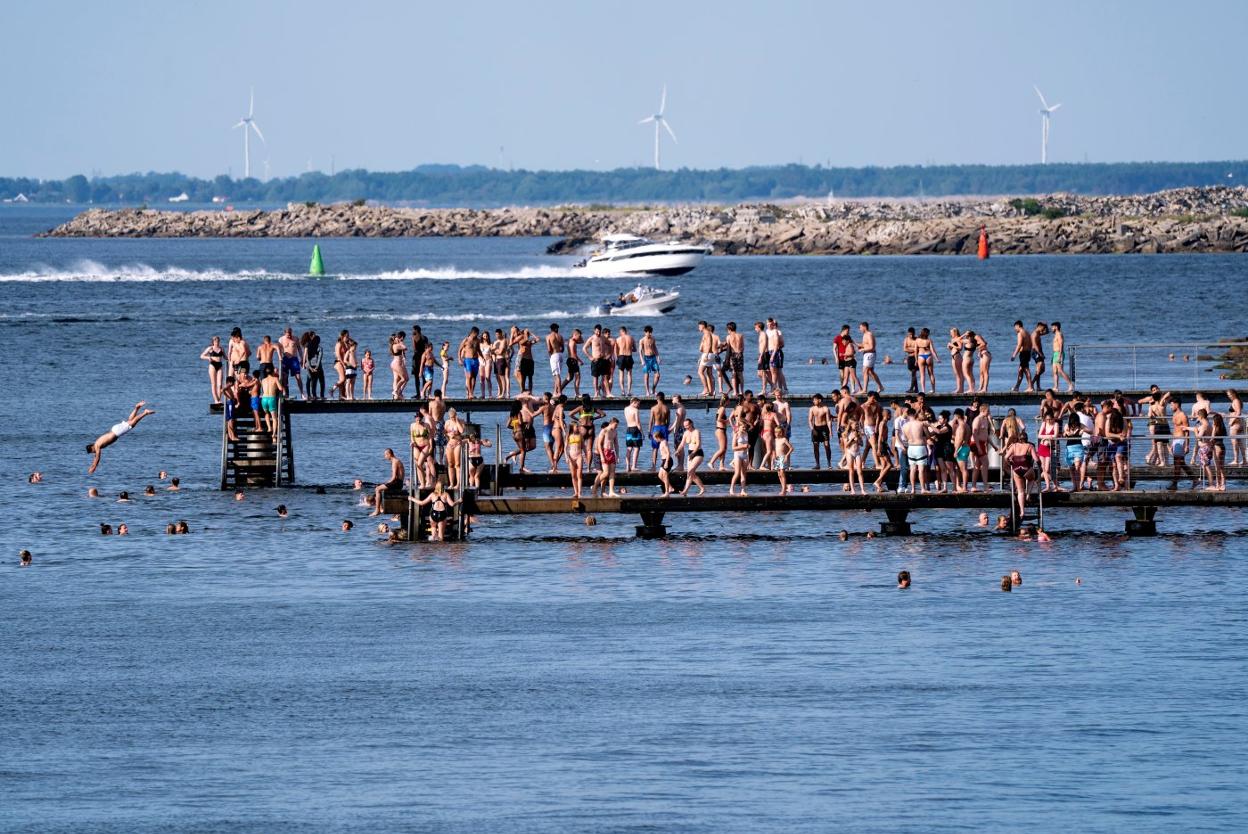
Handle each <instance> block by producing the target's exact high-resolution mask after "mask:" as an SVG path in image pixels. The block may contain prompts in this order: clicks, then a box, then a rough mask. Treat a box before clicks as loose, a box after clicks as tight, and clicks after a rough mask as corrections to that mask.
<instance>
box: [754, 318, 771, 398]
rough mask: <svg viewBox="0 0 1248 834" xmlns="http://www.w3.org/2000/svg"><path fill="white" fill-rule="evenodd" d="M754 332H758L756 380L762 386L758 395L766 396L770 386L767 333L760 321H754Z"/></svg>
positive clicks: (769, 358) (769, 356) (769, 354)
mask: <svg viewBox="0 0 1248 834" xmlns="http://www.w3.org/2000/svg"><path fill="white" fill-rule="evenodd" d="M754 332H755V333H757V334H758V381H759V384H760V385H761V386H762V390H761V391H760V392H759V395H760V396H763V397H765V396H767V391H768V390H769V389H770V388H771V353H770V352H769V351H768V350H767V333H766V331H765V330H764V328H763V323H762V322H761V321H756V322H754Z"/></svg>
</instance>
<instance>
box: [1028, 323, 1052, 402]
mask: <svg viewBox="0 0 1248 834" xmlns="http://www.w3.org/2000/svg"><path fill="white" fill-rule="evenodd" d="M1048 334H1049V326H1048V325H1047V324H1045V323H1044V322H1042V321H1038V322H1036V326H1035V327H1033V328H1032V330H1031V361H1032V362H1034V363H1035V366H1036V372H1035V373H1034V374H1033V375H1032V377H1031V384H1030V386H1029V387H1028V388H1027V390H1028V391H1031V390H1036V391H1039V390H1040V384H1041V382H1042V380H1043V379H1044V360H1045V356H1044V337H1045V336H1047V335H1048Z"/></svg>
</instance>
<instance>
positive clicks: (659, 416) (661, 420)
mask: <svg viewBox="0 0 1248 834" xmlns="http://www.w3.org/2000/svg"><path fill="white" fill-rule="evenodd" d="M654 397H655V403H654V405H653V406H651V407H650V422H649V423H647V424H646V434H648V435H649V436H650V470H651V471H652V472H653V471H654V467H655V466H656V465H657V464H658V460H659V439H662V440H664V441H666V440H667V436H668V425H669V422H668V421H669V420H670V419H671V410H670V409H669V408H668V407H667V398H666V397H664V396H663V392H662V391H658V392H656V393H655V395H654ZM669 454H670V450H669Z"/></svg>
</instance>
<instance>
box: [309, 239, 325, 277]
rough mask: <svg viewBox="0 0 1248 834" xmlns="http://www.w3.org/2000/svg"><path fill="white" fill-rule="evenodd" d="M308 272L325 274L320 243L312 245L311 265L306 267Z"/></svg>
mask: <svg viewBox="0 0 1248 834" xmlns="http://www.w3.org/2000/svg"><path fill="white" fill-rule="evenodd" d="M308 274H309V275H324V274H325V264H324V262H322V261H321V245H320V244H319V243H316V244H313V245H312V265H311V266H309V267H308Z"/></svg>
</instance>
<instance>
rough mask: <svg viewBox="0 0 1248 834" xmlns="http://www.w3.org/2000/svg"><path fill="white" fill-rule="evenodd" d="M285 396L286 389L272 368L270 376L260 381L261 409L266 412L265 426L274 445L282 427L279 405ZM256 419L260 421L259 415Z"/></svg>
mask: <svg viewBox="0 0 1248 834" xmlns="http://www.w3.org/2000/svg"><path fill="white" fill-rule="evenodd" d="M285 394H286V389H285V388H284V387H283V386H282V381H281V380H280V379H279V378H278V376H277V371H276V370H274V369H272V368H270V369H269V371H268V375H267V376H266V377H265V378H264V379H262V380H260V409H261V410H262V411H263V412H264V424H265V426H267V427H268V430H269V434H270V436H272V438H273V442H274V443H276V442H277V430H278V427H279V426H280V424H279V423H278V422H277V403H278V400H279V399H280V398H281V397H282V396H284V395H285ZM256 419H257V420H259V419H260V415H259V414H257V415H256Z"/></svg>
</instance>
